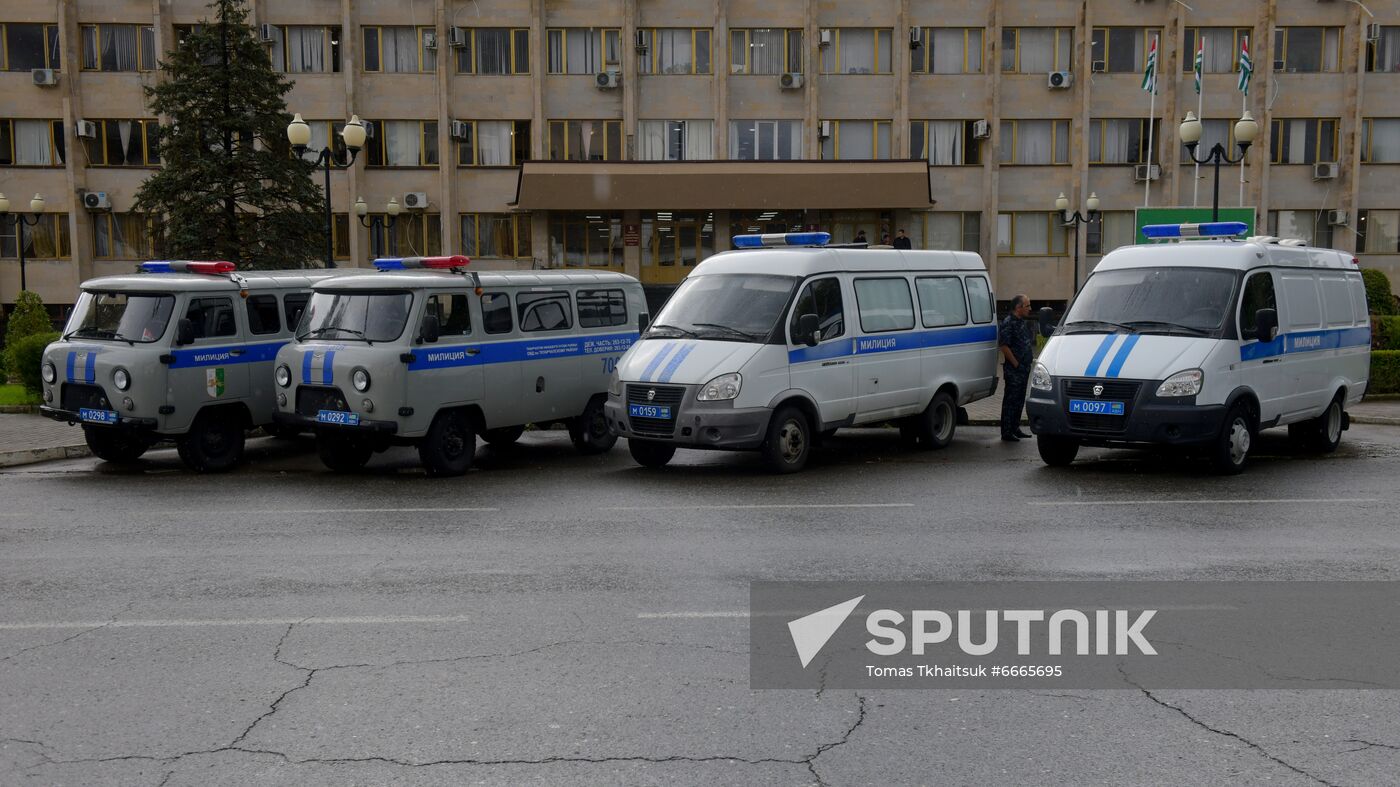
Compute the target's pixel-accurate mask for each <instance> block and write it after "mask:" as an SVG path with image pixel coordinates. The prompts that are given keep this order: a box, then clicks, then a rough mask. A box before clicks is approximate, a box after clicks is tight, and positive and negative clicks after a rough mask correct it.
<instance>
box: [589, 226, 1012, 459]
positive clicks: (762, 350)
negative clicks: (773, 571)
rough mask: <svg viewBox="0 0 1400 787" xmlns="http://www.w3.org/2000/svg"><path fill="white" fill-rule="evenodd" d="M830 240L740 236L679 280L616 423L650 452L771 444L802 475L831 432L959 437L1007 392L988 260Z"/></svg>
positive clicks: (936, 442)
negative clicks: (960, 428)
mask: <svg viewBox="0 0 1400 787" xmlns="http://www.w3.org/2000/svg"><path fill="white" fill-rule="evenodd" d="M829 240H830V235H828V234H827V233H824V232H812V233H787V234H777V235H740V236H736V237H735V238H734V245H735V246H736V250H734V251H726V252H722V253H720V254H716V255H714V256H713V257H710V258H709V259H707V260H705V261H704V262H702V263H700V264H699V265H697V266H696V267H695V270H694V271H693V272H692V273H691V274H690V275H689V276H688V277H687V278H686V279H685V281H684V282H682V283H681V285H680V287H679V288H678V289H677V290H676V292H675V294H674V295H672V296H671V298H670V300H669V301H667V303H666V305H665V306H664V307H663V308H662V310H661V312H660V313H659V314H658V315H657V316H656V319H655V321H654V322H653V324H652V325H651V326H650V327H649V328H648V329H647V331H646V333H645V334H643V336H642V340H641V341H640V342H638V343H637V344H636V345H635V346H634V347H633V348H632V349H631V350H629V351H628V353H627V355H625V356H623V359H622V361H621V362H620V363H619V364H618V369H617V374H616V375H614V377H613V380H612V382H611V383H610V386H609V390H608V405H607V417H608V424H609V425H610V426H611V427H612V429H613V431H614V432H615V433H616V434H618V435H620V436H622V437H626V438H627V440H628V447H629V448H630V450H631V453H632V457H633V458H634V459H636V460H637V462H639V463H640V464H643V465H646V466H649V467H659V466H662V465H664V464H666V463H667V462H669V461H670V460H671V458H672V456H673V455H674V454H675V451H676V449H677V448H681V447H683V448H711V449H730V450H752V449H758V450H760V451H762V453H763V455H764V458H765V460H766V461H767V463H768V465H769V466H770V467H771V468H772V469H773V470H775V471H777V472H796V471H798V470H801V469H802V467H803V466H805V465H806V463H807V459H808V457H809V455H810V452H811V447H812V445H813V443H814V442H816V440H817V439H819V437H821V436H825V435H830V434H831V433H832V432H834V431H835V430H836V429H838V428H841V427H848V426H860V425H865V424H879V423H883V422H887V421H896V422H898V423H899V424H900V426H901V431H902V432H903V434H904V436H905V437H906V438H907V439H909V440H911V441H914V442H918V443H920V444H922V445H923V446H925V447H927V448H942V447H944V446H946V445H947V444H948V443H949V442H950V441H951V440H952V439H953V432H954V430H955V429H956V427H957V421H958V408H959V406H960V405H964V404H966V403H968V402H971V401H973V400H976V399H981V398H984V397H986V396H988V395H990V394H991V393H992V391H993V390H994V389H995V386H996V358H997V328H996V324H995V322H994V321H993V318H994V315H993V300H992V292H991V287H990V284H989V282H988V278H987V271H986V268H985V266H984V265H983V264H982V260H981V258H980V257H978V256H977V255H976V254H973V253H969V252H958V251H900V250H895V249H869V248H864V247H860V248H851V247H829V248H826V247H825V245H826V244H827V242H828V241H829ZM765 246H767V247H772V248H761V247H765Z"/></svg>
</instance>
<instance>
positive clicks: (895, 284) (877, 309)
mask: <svg viewBox="0 0 1400 787" xmlns="http://www.w3.org/2000/svg"><path fill="white" fill-rule="evenodd" d="M856 308H857V309H859V311H860V329H861V330H862V331H865V332H866V333H882V332H884V331H903V330H908V329H909V328H913V327H914V299H913V298H912V297H911V296H910V295H909V281H908V280H907V279H902V278H900V279H856Z"/></svg>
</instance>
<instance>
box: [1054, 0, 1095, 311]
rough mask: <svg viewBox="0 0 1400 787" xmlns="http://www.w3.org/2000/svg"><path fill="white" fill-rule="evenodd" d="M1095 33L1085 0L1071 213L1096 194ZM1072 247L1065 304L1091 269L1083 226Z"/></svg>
mask: <svg viewBox="0 0 1400 787" xmlns="http://www.w3.org/2000/svg"><path fill="white" fill-rule="evenodd" d="M1093 31H1094V21H1093V11H1092V9H1091V8H1090V5H1089V0H1084V2H1083V3H1082V4H1080V6H1079V27H1078V28H1077V29H1076V30H1075V31H1074V38H1075V42H1076V43H1075V59H1074V70H1075V71H1078V72H1079V73H1080V74H1082V75H1084V78H1082V79H1075V80H1074V89H1075V91H1077V92H1078V94H1079V117H1078V118H1076V119H1075V121H1074V128H1073V129H1072V130H1071V132H1070V143H1071V144H1070V164H1071V165H1072V166H1073V167H1074V174H1075V184H1074V188H1071V189H1069V191H1068V192H1067V193H1066V196H1067V197H1069V209H1070V210H1071V211H1076V210H1077V211H1081V212H1083V210H1084V201H1085V200H1086V199H1088V197H1089V193H1090V192H1091V191H1093V190H1094V184H1093V183H1091V182H1090V179H1089V175H1090V174H1091V172H1092V171H1093V170H1092V169H1091V168H1090V167H1089V120H1090V117H1091V112H1090V95H1091V93H1092V91H1091V89H1090V85H1091V84H1092V83H1093V79H1092V77H1093V73H1094V63H1093V61H1094V47H1093V46H1092V43H1093V41H1092V38H1093ZM1052 192H1053V193H1052ZM1059 193H1060V192H1059V191H1057V190H1056V189H1054V188H1050V189H1047V190H1046V192H1045V196H1046V198H1047V199H1054V198H1055V197H1057V196H1059ZM1070 243H1073V244H1074V248H1072V249H1070V250H1069V253H1070V266H1069V271H1070V274H1069V286H1068V287H1066V288H1063V289H1062V290H1059V291H1057V293H1056V294H1055V295H1054V296H1053V297H1056V298H1058V297H1060V296H1061V294H1063V297H1064V298H1065V299H1066V300H1068V299H1069V298H1071V297H1073V296H1074V291H1075V290H1077V289H1079V281H1082V280H1083V279H1084V276H1085V274H1086V273H1087V272H1088V268H1089V260H1088V249H1089V233H1088V232H1087V231H1086V228H1085V227H1084V226H1083V225H1080V226H1079V227H1077V228H1076V229H1075V230H1073V231H1071V232H1070ZM1075 253H1078V254H1079V281H1076V280H1075V278H1074V254H1075Z"/></svg>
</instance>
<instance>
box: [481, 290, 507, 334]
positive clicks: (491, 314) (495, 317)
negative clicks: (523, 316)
mask: <svg viewBox="0 0 1400 787" xmlns="http://www.w3.org/2000/svg"><path fill="white" fill-rule="evenodd" d="M511 325H512V323H511V316H510V296H509V295H506V294H505V293H503V292H488V293H486V294H485V295H482V296H481V328H482V330H484V331H486V332H487V333H510V331H511Z"/></svg>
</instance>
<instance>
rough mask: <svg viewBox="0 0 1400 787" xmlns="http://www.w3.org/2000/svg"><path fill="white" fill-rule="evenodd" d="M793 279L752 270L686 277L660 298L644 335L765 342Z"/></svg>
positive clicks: (777, 318)
mask: <svg viewBox="0 0 1400 787" xmlns="http://www.w3.org/2000/svg"><path fill="white" fill-rule="evenodd" d="M797 282H798V280H797V279H796V278H794V277H791V276H770V275H766V274H752V273H732V274H730V273H725V274H716V275H712V276H691V277H690V278H688V279H686V280H685V281H683V282H681V286H680V287H679V288H677V289H676V293H675V294H674V295H672V296H671V299H670V300H668V301H666V305H665V306H664V307H662V309H661V313H660V314H658V315H656V320H655V321H653V323H652V326H651V328H650V329H649V330H647V333H646V337H645V338H648V339H657V338H668V339H671V338H676V337H679V336H686V337H690V338H695V339H719V340H722V341H734V342H761V341H765V340H767V338H768V336H769V334H771V333H772V332H773V328H774V327H775V326H776V325H777V324H778V321H779V320H780V319H782V316H783V310H784V309H785V308H786V307H787V304H788V301H790V300H791V299H792V291H793V289H794V288H796V287H797Z"/></svg>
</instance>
